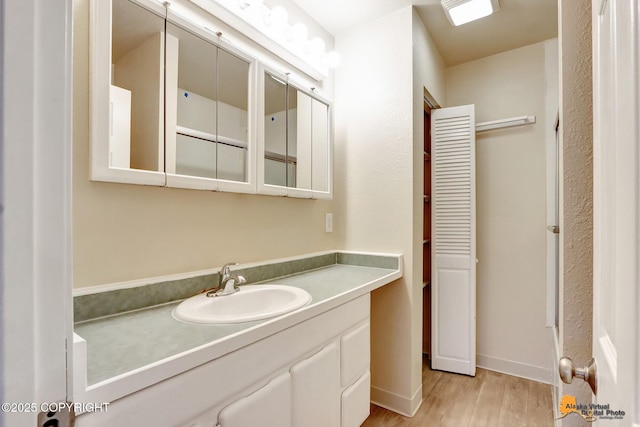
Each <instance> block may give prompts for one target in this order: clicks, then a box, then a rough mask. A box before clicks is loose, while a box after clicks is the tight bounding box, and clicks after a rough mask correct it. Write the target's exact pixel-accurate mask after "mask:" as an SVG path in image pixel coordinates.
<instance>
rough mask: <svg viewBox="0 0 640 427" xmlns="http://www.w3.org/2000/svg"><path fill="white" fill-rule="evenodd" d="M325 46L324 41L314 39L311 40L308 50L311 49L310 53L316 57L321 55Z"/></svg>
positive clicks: (318, 38) (317, 38)
mask: <svg viewBox="0 0 640 427" xmlns="http://www.w3.org/2000/svg"><path fill="white" fill-rule="evenodd" d="M326 47H327V46H326V44H325V43H324V40H322V39H321V38H320V37H314V38H313V39H312V40H311V43H310V44H309V48H310V49H311V53H313V54H316V55H321V54H322V53H323V52H324V50H325V49H326Z"/></svg>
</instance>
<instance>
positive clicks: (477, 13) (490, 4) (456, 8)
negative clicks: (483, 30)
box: [441, 0, 500, 26]
mask: <svg viewBox="0 0 640 427" xmlns="http://www.w3.org/2000/svg"><path fill="white" fill-rule="evenodd" d="M441 3H442V8H443V9H444V13H445V15H447V18H449V22H451V23H452V24H453V25H455V26H458V25H462V24H466V23H467V22H471V21H475V20H476V19H480V18H484V17H485V16H489V15H491V14H492V13H494V12H497V11H498V9H500V4H499V3H498V0H442V1H441Z"/></svg>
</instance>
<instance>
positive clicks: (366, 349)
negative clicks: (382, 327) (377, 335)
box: [340, 322, 371, 387]
mask: <svg viewBox="0 0 640 427" xmlns="http://www.w3.org/2000/svg"><path fill="white" fill-rule="evenodd" d="M369 329H370V328H369V322H367V323H365V324H363V325H361V326H360V327H358V328H357V329H355V330H353V331H351V332H349V333H348V334H346V335H344V336H343V337H342V338H341V339H340V370H341V373H340V379H341V381H342V386H343V387H344V386H346V385H348V384H351V383H352V382H354V381H355V380H356V379H357V378H358V377H359V376H360V375H362V373H363V372H364V371H367V370H369V363H370V357H371V356H370V354H371V352H370V332H369Z"/></svg>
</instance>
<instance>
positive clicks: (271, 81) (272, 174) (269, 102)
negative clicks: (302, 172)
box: [264, 73, 296, 186]
mask: <svg viewBox="0 0 640 427" xmlns="http://www.w3.org/2000/svg"><path fill="white" fill-rule="evenodd" d="M264 111H265V117H264V134H265V137H264V140H265V146H264V150H265V152H264V163H265V165H264V170H265V173H264V175H265V176H264V182H265V183H266V184H270V185H279V186H286V185H287V182H288V179H287V177H288V176H289V175H295V169H296V159H295V156H291V157H290V156H289V155H288V153H287V84H286V83H285V82H284V81H282V80H280V79H279V78H277V77H274V76H272V75H271V74H269V73H266V74H265V79H264Z"/></svg>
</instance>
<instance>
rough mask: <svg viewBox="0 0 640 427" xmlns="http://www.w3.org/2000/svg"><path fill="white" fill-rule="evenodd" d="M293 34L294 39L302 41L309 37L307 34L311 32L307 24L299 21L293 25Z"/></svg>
mask: <svg viewBox="0 0 640 427" xmlns="http://www.w3.org/2000/svg"><path fill="white" fill-rule="evenodd" d="M291 34H292V35H293V39H294V40H296V41H302V40H304V39H306V38H307V34H309V30H307V26H306V25H304V24H303V23H301V22H298V23H297V24H295V25H294V26H293V27H291Z"/></svg>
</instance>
